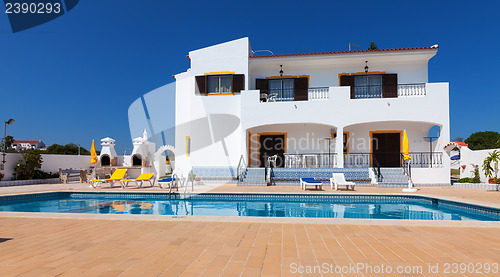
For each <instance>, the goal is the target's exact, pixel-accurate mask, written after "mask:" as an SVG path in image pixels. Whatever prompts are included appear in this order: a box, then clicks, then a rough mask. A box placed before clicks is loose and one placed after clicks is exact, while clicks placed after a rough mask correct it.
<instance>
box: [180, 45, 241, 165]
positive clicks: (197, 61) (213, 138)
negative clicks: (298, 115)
mask: <svg viewBox="0 0 500 277" xmlns="http://www.w3.org/2000/svg"><path fill="white" fill-rule="evenodd" d="M249 52H250V49H249V42H248V38H242V39H238V40H234V41H231V42H227V43H223V44H219V45H216V46H211V47H207V48H203V49H200V50H196V51H192V52H189V57H190V59H191V68H190V69H189V70H188V71H187V72H185V73H182V74H178V75H176V80H177V86H176V115H175V116H176V141H175V145H176V149H177V152H178V153H176V154H177V155H176V169H179V170H182V171H187V170H189V169H190V168H191V167H193V166H208V165H210V166H237V165H238V161H239V158H240V156H241V153H240V152H241V149H242V131H241V126H240V125H239V122H238V125H237V126H236V129H235V130H233V131H232V132H231V133H230V134H229V135H227V136H225V137H224V138H220V137H219V135H218V133H219V132H218V131H219V130H218V129H217V128H223V127H224V126H213V125H214V124H217V122H216V121H215V120H214V119H213V117H210V115H214V114H226V115H233V116H234V117H235V118H236V119H238V120H239V118H241V112H240V106H241V104H240V96H239V95H235V96H204V95H195V78H194V77H195V76H198V75H204V74H205V73H211V72H225V71H229V72H235V74H244V75H245V78H246V79H247V78H248V53H249ZM245 83H248V81H247V80H245ZM207 117H208V118H207ZM222 124H224V123H222ZM223 133H224V132H223ZM187 136H189V137H190V138H191V150H192V151H191V155H190V156H189V157H188V156H187V155H186V137H187Z"/></svg>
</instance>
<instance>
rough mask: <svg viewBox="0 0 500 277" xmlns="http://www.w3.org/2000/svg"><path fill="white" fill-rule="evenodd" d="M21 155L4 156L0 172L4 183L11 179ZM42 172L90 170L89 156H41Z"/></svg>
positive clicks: (8, 154) (9, 154)
mask: <svg viewBox="0 0 500 277" xmlns="http://www.w3.org/2000/svg"><path fill="white" fill-rule="evenodd" d="M22 158H23V155H22V154H20V153H7V155H6V156H5V161H6V163H5V169H4V170H2V171H1V172H2V173H3V174H5V177H4V178H3V179H2V180H4V181H7V180H11V179H13V175H14V168H15V167H16V165H17V164H18V163H19V161H20V160H22ZM42 160H43V162H42V170H43V171H46V172H52V173H56V172H59V168H63V169H64V168H78V169H87V170H88V169H90V165H91V164H90V160H91V158H90V156H83V155H82V156H77V155H51V154H42Z"/></svg>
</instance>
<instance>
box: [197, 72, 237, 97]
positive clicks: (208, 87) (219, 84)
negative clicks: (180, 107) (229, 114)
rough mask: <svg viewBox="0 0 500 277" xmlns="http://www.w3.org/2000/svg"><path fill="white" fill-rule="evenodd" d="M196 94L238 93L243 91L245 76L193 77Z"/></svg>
mask: <svg viewBox="0 0 500 277" xmlns="http://www.w3.org/2000/svg"><path fill="white" fill-rule="evenodd" d="M195 80H196V91H195V93H196V94H204V95H217V94H231V93H239V92H241V91H242V90H244V89H245V75H243V74H223V75H222V74H221V75H200V76H196V77H195Z"/></svg>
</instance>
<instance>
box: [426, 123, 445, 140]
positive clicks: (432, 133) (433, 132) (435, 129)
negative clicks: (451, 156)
mask: <svg viewBox="0 0 500 277" xmlns="http://www.w3.org/2000/svg"><path fill="white" fill-rule="evenodd" d="M440 136H441V127H439V126H438V125H434V126H432V127H431V128H430V129H429V132H428V133H427V137H426V139H427V141H429V142H433V141H436V140H437V139H438V138H439V137H440Z"/></svg>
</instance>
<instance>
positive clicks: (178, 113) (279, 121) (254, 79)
mask: <svg viewBox="0 0 500 277" xmlns="http://www.w3.org/2000/svg"><path fill="white" fill-rule="evenodd" d="M437 51H438V46H437V45H434V46H430V47H417V48H403V49H401V48H400V49H381V50H372V51H368V50H359V51H342V52H321V53H305V54H284V55H274V54H271V55H254V54H253V52H252V49H251V47H250V42H249V39H248V38H242V39H237V40H234V41H230V42H226V43H222V44H218V45H214V46H211V47H207V48H203V49H199V50H195V51H191V52H189V56H188V58H189V59H190V61H191V67H190V68H189V69H188V70H187V71H186V72H183V73H180V74H177V75H175V76H174V77H175V79H176V83H175V169H176V170H178V171H182V172H184V173H187V172H188V171H189V170H191V169H193V170H194V171H195V172H198V175H200V176H201V175H204V176H205V175H206V176H212V177H216V176H219V177H221V175H222V176H226V177H232V178H236V175H237V174H238V173H237V172H248V171H252V170H253V169H255V170H254V171H255V172H257V171H259V170H262V172H263V169H258V168H263V167H264V166H266V164H267V165H269V160H270V159H269V157H273V156H274V157H275V159H276V161H275V164H276V166H275V167H276V169H275V170H276V174H275V175H276V178H277V179H279V180H281V181H283V182H284V183H283V184H292V183H293V184H297V185H298V182H297V180H298V179H297V178H299V177H300V176H301V175H302V174H306V173H307V174H309V175H311V176H312V177H314V176H316V175H325V176H327V175H328V174H329V176H331V172H339V171H340V172H351V173H352V172H358V173H353V174H354V175H352V176H350V179H356V178H358V179H366V178H365V177H369V176H371V177H373V176H374V174H375V175H377V177H379V178H378V182H380V183H386V184H389V183H391V182H392V183H393V185H402V186H404V185H405V184H407V181H405V180H404V179H398V178H400V176H399V175H402V172H403V171H402V169H401V167H402V159H401V153H402V138H403V131H404V130H406V132H407V135H408V138H409V144H410V156H411V157H412V163H411V166H412V170H411V172H412V179H413V182H414V183H415V184H417V185H444V184H448V185H449V183H450V163H449V156H448V154H447V153H446V152H444V151H443V147H444V146H445V145H446V144H447V143H448V142H449V132H450V131H449V100H448V98H449V96H448V94H449V92H448V83H429V82H428V63H429V60H430V59H431V58H432V57H434V55H436V53H437ZM129 114H130V111H129ZM271 160H272V159H271ZM270 164H273V163H272V162H271V163H270ZM241 170H243V171H241ZM356 170H357V171H356ZM208 172H211V173H208ZM245 174H247V173H245ZM259 174H260V173H259ZM259 174H253V175H252V174H250V175H248V176H249V177H251V176H253V177H252V178H254V179H255V178H257V179H259V178H261V175H259ZM356 174H358V175H356ZM356 176H357V177H356ZM360 176H361V177H360ZM363 176H364V177H363ZM390 176H392V177H390ZM395 176H396V177H395ZM347 177H348V178H349V176H347ZM384 177H385V178H386V179H383V178H384ZM262 179H263V177H262ZM372 179H373V178H372ZM369 180H370V179H367V180H365V181H369ZM287 181H290V182H287ZM262 182H263V180H262V181H261V180H252V182H250V183H249V185H252V184H254V185H262ZM294 182H295V183H294ZM243 183H244V181H243ZM371 183H377V181H373V180H372V181H371ZM389 185H390V184H389Z"/></svg>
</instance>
